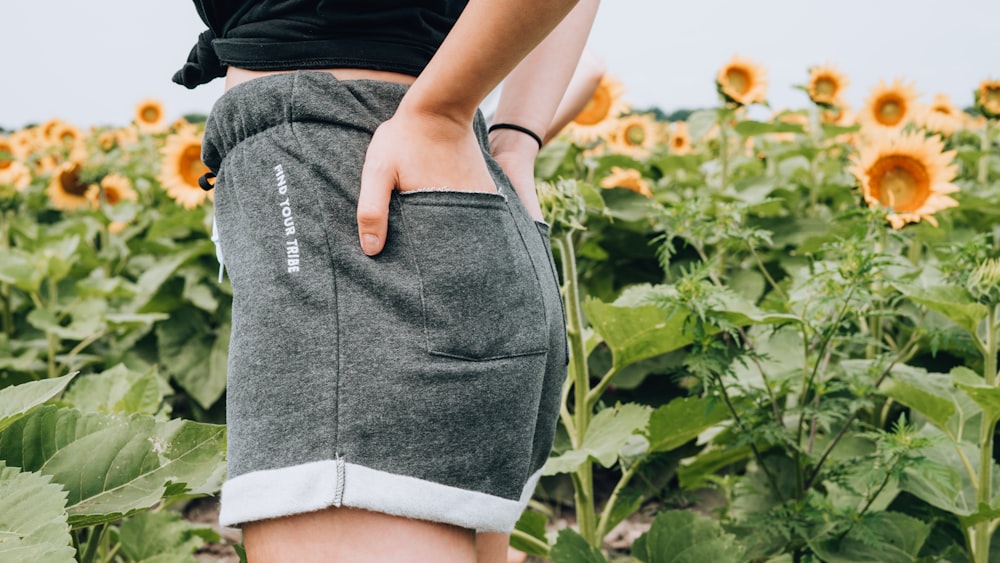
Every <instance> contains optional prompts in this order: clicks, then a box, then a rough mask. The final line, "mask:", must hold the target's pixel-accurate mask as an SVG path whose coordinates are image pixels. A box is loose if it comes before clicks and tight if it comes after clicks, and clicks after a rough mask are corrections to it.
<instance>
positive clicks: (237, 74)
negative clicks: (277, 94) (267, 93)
mask: <svg viewBox="0 0 1000 563" xmlns="http://www.w3.org/2000/svg"><path fill="white" fill-rule="evenodd" d="M303 70H309V71H310V72H329V73H330V74H332V75H333V76H334V77H335V78H336V79H337V80H383V81H386V82H398V83H400V84H413V81H414V80H416V79H417V77H415V76H410V75H409V74H403V73H401V72H390V71H387V70H370V69H367V68H319V69H312V68H311V69H303ZM286 72H295V71H294V70H246V69H244V68H237V67H234V66H231V67H229V69H228V70H227V71H226V90H229V89H230V88H232V87H233V86H236V85H237V84H242V83H244V82H247V81H250V80H253V79H254V78H260V77H262V76H268V75H271V74H283V73H286Z"/></svg>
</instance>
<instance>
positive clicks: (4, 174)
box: [0, 160, 31, 190]
mask: <svg viewBox="0 0 1000 563" xmlns="http://www.w3.org/2000/svg"><path fill="white" fill-rule="evenodd" d="M30 184H31V170H29V169H28V167H27V166H25V165H24V163H22V162H18V161H16V160H14V161H11V162H10V163H9V164H8V165H7V166H4V167H2V168H0V186H14V189H16V190H23V189H24V188H27V187H28V186H29V185H30Z"/></svg>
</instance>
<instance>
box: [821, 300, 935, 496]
mask: <svg viewBox="0 0 1000 563" xmlns="http://www.w3.org/2000/svg"><path fill="white" fill-rule="evenodd" d="M921 320H922V318H921ZM918 334H920V332H919V331H916V330H914V331H913V333H911V334H910V339H909V340H907V342H906V344H904V345H903V347H902V348H900V349H899V352H898V353H897V354H896V356H895V357H893V358H892V361H891V362H889V365H888V366H886V368H885V369H884V370H882V373H880V374H879V376H878V378H876V379H875V384H874V385H872V388H873V389H878V388H879V386H880V385H882V382H883V381H885V378H886V377H889V374H890V373H892V368H893V367H895V366H896V364H897V363H898V362H899V361H900V360H901V359H902V358H903V357H904V356H906V355H907V354H908V353H909V349H910V347H911V346H914V345H915V343H916V342H917V335H918ZM859 412H861V411H860V410H855V411H854V412H852V413H851V415H850V416H848V417H847V420H845V421H844V424H843V426H841V428H840V431H839V432H837V435H836V436H834V438H833V440H830V443H829V444H827V446H826V449H825V450H823V455H821V456H820V457H819V461H817V462H816V465H815V466H814V467H813V471H812V474H810V475H809V478H808V479H807V480H806V481H805V483H804V485H803V489H802V490H803V491H807V490H809V488H810V487H812V485H813V483H814V482H815V481H816V478H817V477H819V474H820V471H821V470H822V469H823V464H824V463H826V459H827V458H828V457H829V456H830V453H831V452H832V451H833V448H835V447H836V446H837V444H839V443H840V440H842V439H843V438H844V436H845V435H846V434H847V430H848V428H850V427H851V423H853V422H854V419H856V418H857V417H858V413H859Z"/></svg>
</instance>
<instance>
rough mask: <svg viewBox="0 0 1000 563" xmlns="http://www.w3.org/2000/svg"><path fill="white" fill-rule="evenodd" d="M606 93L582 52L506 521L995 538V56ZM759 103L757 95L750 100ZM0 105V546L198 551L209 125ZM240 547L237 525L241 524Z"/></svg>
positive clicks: (868, 551)
mask: <svg viewBox="0 0 1000 563" xmlns="http://www.w3.org/2000/svg"><path fill="white" fill-rule="evenodd" d="M715 81H716V84H717V87H718V92H719V103H718V105H717V106H716V107H713V108H707V109H702V110H698V111H693V112H683V115H681V114H680V113H678V114H675V116H674V117H677V119H673V120H665V119H662V116H661V118H659V119H658V118H657V117H656V116H655V115H654V114H653V113H646V112H641V111H635V110H633V109H631V108H630V107H629V104H628V102H627V99H626V96H625V87H624V86H623V85H622V84H620V83H618V82H617V81H615V80H614V78H613V77H611V76H605V78H604V79H603V80H602V83H601V85H600V87H599V88H598V90H597V92H595V94H594V96H593V98H592V100H591V101H590V103H589V104H588V106H587V107H586V108H585V109H584V110H583V112H581V113H580V114H579V115H578V116H577V117H576V118H575V120H574V121H573V122H572V123H571V124H570V125H569V126H568V127H567V128H566V130H565V131H563V133H562V134H561V135H560V136H558V137H557V138H556V139H555V140H554V141H553V142H551V143H550V144H549V145H547V146H546V147H545V148H544V149H543V151H542V152H541V154H540V155H539V159H538V161H537V165H536V177H537V187H538V191H539V195H540V199H541V201H542V204H543V209H544V211H545V214H546V218H547V220H548V221H549V223H551V225H552V243H553V251H554V253H555V257H556V262H557V264H558V266H559V273H560V277H561V280H562V284H563V287H562V293H563V298H564V305H565V312H566V316H567V332H568V340H569V345H570V351H571V354H570V356H571V357H570V363H569V378H568V379H567V381H566V384H565V386H564V387H563V390H562V394H563V408H562V411H561V416H560V424H559V432H558V434H557V438H556V443H555V445H554V448H553V452H552V454H551V456H550V458H549V460H548V463H547V464H546V466H545V469H544V475H545V476H544V477H543V478H542V481H541V482H540V485H539V487H538V489H537V491H536V494H535V497H534V499H533V500H532V502H531V504H530V506H529V509H528V510H527V511H526V512H525V513H524V515H523V516H522V518H521V520H520V522H519V523H518V526H517V529H516V530H515V533H514V535H513V536H512V540H511V541H512V545H513V546H514V547H516V548H517V549H519V550H521V551H523V552H526V553H528V554H529V555H530V556H531V557H533V558H536V559H537V560H552V561H555V562H559V563H562V562H565V563H570V562H604V561H643V562H661V561H672V562H703V561H714V562H718V563H725V562H751V561H752V562H765V561H766V562H818V561H825V562H832V563H836V562H855V561H879V562H916V561H928V562H929V561H953V562H970V563H986V562H988V561H1000V537H997V536H1000V534H998V533H997V528H998V527H1000V467H997V463H996V453H995V452H996V451H997V449H998V447H1000V446H998V445H997V444H996V443H995V435H996V425H997V421H998V420H1000V380H998V377H1000V374H998V365H997V361H998V350H1000V133H998V131H1000V124H998V118H1000V81H996V80H990V79H987V80H984V81H983V82H982V83H981V84H979V85H978V86H977V85H970V87H969V90H970V96H969V99H968V100H959V101H958V103H959V104H961V105H962V107H959V106H958V105H956V103H955V102H954V101H952V100H950V99H949V98H948V97H947V96H943V95H937V96H933V97H931V98H930V99H925V97H924V96H922V95H920V94H918V92H917V90H916V87H915V85H913V84H910V83H907V82H906V81H903V80H895V81H891V82H882V83H880V84H878V85H875V86H873V87H871V89H870V91H869V96H868V98H867V100H866V101H865V103H864V105H863V107H858V108H850V107H848V106H847V104H846V103H845V102H844V101H843V100H844V92H845V90H846V89H847V88H848V77H846V76H845V75H844V74H843V73H842V72H840V71H839V70H838V69H837V68H836V67H834V66H831V65H822V66H816V67H814V68H812V69H809V72H808V73H807V74H805V73H804V76H803V84H802V85H801V89H802V91H803V102H804V103H803V107H801V108H794V109H783V110H779V111H774V112H773V113H771V114H770V116H769V118H767V119H755V118H752V117H751V116H752V115H756V114H755V113H754V112H758V111H760V110H762V109H765V110H766V108H767V106H766V100H767V93H768V84H767V80H766V71H765V69H764V67H763V66H762V65H760V64H758V63H757V62H755V61H752V60H750V59H747V58H744V57H738V56H737V57H734V58H733V59H732V60H730V61H729V62H728V63H726V64H725V65H723V67H722V68H720V69H719V71H718V73H717V74H716V76H715ZM768 111H769V110H768ZM163 115H164V111H163V108H162V107H161V106H160V105H159V103H158V102H156V101H155V100H144V101H142V102H140V103H139V104H137V108H136V115H135V119H134V121H133V123H131V124H129V125H127V126H123V127H100V128H92V129H90V130H82V129H79V128H77V127H74V126H73V125H71V124H68V123H65V122H62V121H58V120H52V121H49V122H46V123H43V124H40V125H37V126H32V127H26V128H24V129H21V130H18V131H11V132H6V133H3V134H0V214H2V215H0V308H2V309H0V560H4V561H7V560H11V561H85V562H92V561H145V560H152V559H157V560H164V561H166V560H169V561H197V560H210V559H206V557H208V556H207V555H206V548H207V546H212V545H214V546H218V545H219V544H220V543H231V541H230V540H223V539H222V538H221V537H220V534H219V530H218V529H217V528H212V527H209V526H204V525H198V524H195V523H192V522H191V521H190V519H185V518H184V513H185V511H186V510H187V508H188V507H189V506H191V505H192V504H193V503H197V502H199V499H204V498H206V497H207V498H211V497H213V496H214V495H216V494H217V493H218V490H219V487H220V486H221V482H222V478H223V476H224V471H225V465H224V456H225V427H224V425H223V422H224V419H225V414H224V400H222V399H223V397H224V393H225V381H226V373H225V371H226V353H227V349H228V334H229V327H230V300H231V288H230V286H229V282H228V280H227V279H226V278H225V277H224V276H222V275H221V274H222V273H221V272H220V271H219V265H218V262H217V261H216V257H215V250H214V245H213V244H212V241H211V225H212V204H211V192H205V191H204V190H202V189H201V188H200V187H199V185H198V178H199V177H200V176H201V174H202V173H203V172H205V168H204V166H203V165H202V164H201V162H200V158H199V157H200V147H201V135H202V131H203V125H202V124H201V123H199V120H198V119H196V118H191V119H182V120H180V121H177V122H175V123H165V122H164V120H163ZM233 547H234V548H236V550H237V552H238V551H239V546H238V545H235V546H233Z"/></svg>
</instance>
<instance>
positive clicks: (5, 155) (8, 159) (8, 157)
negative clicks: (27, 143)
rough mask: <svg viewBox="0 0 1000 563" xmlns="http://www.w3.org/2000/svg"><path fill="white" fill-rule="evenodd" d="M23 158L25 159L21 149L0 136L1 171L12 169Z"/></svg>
mask: <svg viewBox="0 0 1000 563" xmlns="http://www.w3.org/2000/svg"><path fill="white" fill-rule="evenodd" d="M21 158H23V154H22V151H21V147H19V146H18V145H16V144H14V143H12V142H11V141H10V139H8V138H7V137H4V136H3V135H0V171H3V170H5V169H7V168H10V167H11V166H13V165H14V163H15V162H17V161H19V160H21Z"/></svg>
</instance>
